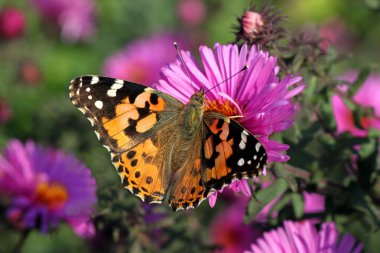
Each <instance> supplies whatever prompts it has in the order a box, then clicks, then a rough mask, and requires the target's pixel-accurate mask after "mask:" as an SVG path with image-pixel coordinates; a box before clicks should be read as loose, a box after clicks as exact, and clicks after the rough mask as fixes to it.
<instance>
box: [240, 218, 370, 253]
mask: <svg viewBox="0 0 380 253" xmlns="http://www.w3.org/2000/svg"><path fill="white" fill-rule="evenodd" d="M362 247H363V245H362V243H357V242H356V240H355V238H354V237H353V236H351V235H349V234H345V235H343V236H342V237H341V238H339V231H338V230H337V228H336V226H335V224H334V223H333V222H326V223H323V224H322V226H321V229H320V231H319V232H318V231H317V228H316V227H315V226H314V225H313V224H312V223H311V222H310V221H307V220H306V221H301V222H298V221H296V222H293V221H284V227H280V228H277V229H274V230H272V231H269V232H266V233H264V234H263V236H262V237H261V238H259V239H257V241H256V242H255V243H254V244H252V245H251V249H250V250H248V251H244V253H260V252H265V253H277V252H278V253H282V252H287V253H293V252H294V253H300V252H305V253H306V252H307V253H319V252H321V253H322V252H331V253H359V252H361V250H362Z"/></svg>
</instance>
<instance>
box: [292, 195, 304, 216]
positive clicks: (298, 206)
mask: <svg viewBox="0 0 380 253" xmlns="http://www.w3.org/2000/svg"><path fill="white" fill-rule="evenodd" d="M290 199H291V201H292V204H293V211H294V215H295V216H296V218H297V219H299V218H301V217H302V216H303V210H304V201H303V197H302V195H301V194H299V193H292V194H291V197H290Z"/></svg>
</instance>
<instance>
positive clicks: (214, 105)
mask: <svg viewBox="0 0 380 253" xmlns="http://www.w3.org/2000/svg"><path fill="white" fill-rule="evenodd" d="M205 111H212V112H220V113H222V114H224V115H226V116H228V117H231V116H240V115H241V114H240V112H239V110H238V109H237V108H236V106H235V105H234V104H233V103H231V102H230V101H228V100H223V101H221V100H212V101H210V100H206V106H205Z"/></svg>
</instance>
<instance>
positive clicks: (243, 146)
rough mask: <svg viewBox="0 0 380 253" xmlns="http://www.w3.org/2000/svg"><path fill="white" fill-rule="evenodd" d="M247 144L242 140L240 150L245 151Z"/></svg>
mask: <svg viewBox="0 0 380 253" xmlns="http://www.w3.org/2000/svg"><path fill="white" fill-rule="evenodd" d="M245 146H246V145H245V142H244V141H243V140H241V141H240V143H239V148H240V149H241V150H243V149H245Z"/></svg>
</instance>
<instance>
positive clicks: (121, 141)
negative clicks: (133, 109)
mask: <svg viewBox="0 0 380 253" xmlns="http://www.w3.org/2000/svg"><path fill="white" fill-rule="evenodd" d="M112 138H113V139H114V140H115V141H117V146H118V147H123V146H124V145H126V144H127V143H128V142H130V141H132V139H131V138H129V137H128V136H127V135H126V134H125V133H124V132H119V133H117V134H115V135H114V136H112Z"/></svg>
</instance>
